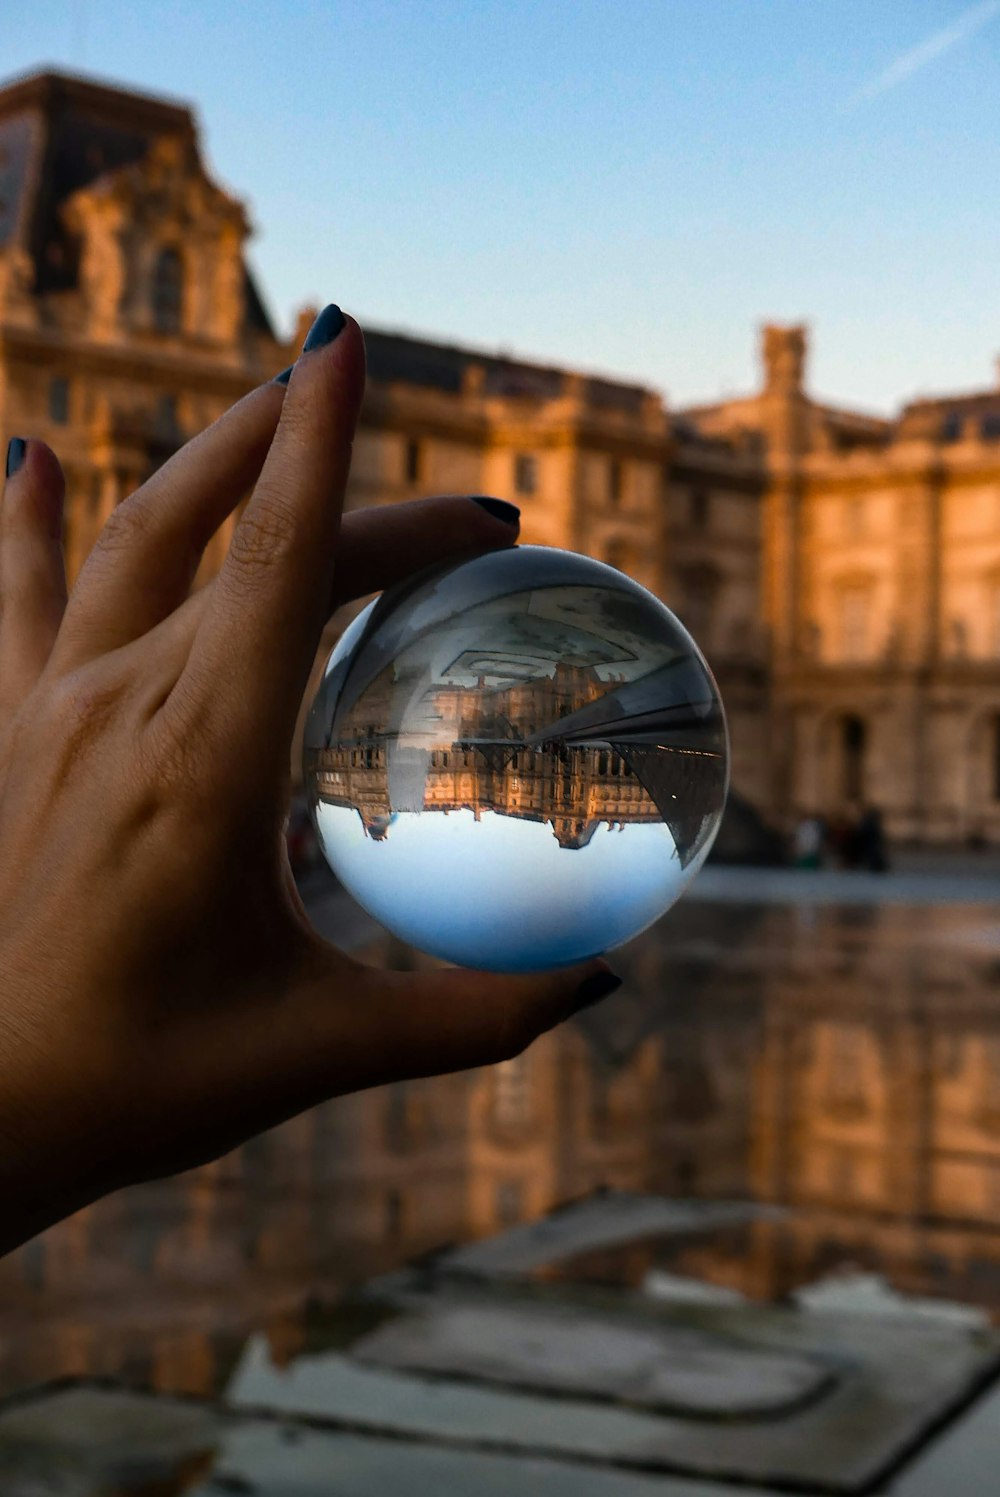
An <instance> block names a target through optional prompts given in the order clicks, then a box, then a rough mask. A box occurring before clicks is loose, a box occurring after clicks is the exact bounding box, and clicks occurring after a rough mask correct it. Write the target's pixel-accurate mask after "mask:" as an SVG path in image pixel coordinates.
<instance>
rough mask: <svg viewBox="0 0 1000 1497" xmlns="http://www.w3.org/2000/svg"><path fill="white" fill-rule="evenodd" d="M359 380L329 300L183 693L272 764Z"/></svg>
mask: <svg viewBox="0 0 1000 1497" xmlns="http://www.w3.org/2000/svg"><path fill="white" fill-rule="evenodd" d="M363 388H364V343H363V340H362V337H361V330H360V328H359V327H358V325H357V323H355V322H353V321H351V320H349V319H345V318H344V317H343V315H342V314H341V313H340V311H339V309H338V308H336V307H334V308H327V309H326V311H324V312H322V313H321V314H320V316H319V317H318V318H317V321H316V324H315V325H314V329H313V332H312V333H310V336H309V338H308V339H307V340H306V344H305V347H304V350H303V354H302V356H301V357H300V358H299V360H298V362H297V363H296V365H295V367H294V371H293V373H292V376H291V380H290V382H289V386H288V393H287V394H286V396H285V400H284V406H283V409H282V413H281V419H280V421H279V423H278V429H277V431H276V433H275V436H274V439H273V441H272V443H271V447H270V450H269V452H268V455H267V459H266V461H265V463H264V467H263V469H262V471H261V475H260V479H259V480H258V483H257V486H256V488H255V490H254V493H253V497H252V498H251V500H250V502H249V504H248V505H247V507H246V510H245V511H244V513H243V515H242V517H241V519H240V522H239V524H238V525H237V527H236V531H235V533H234V535H233V540H232V543H231V545H230V548H229V553H228V555H227V557H226V560H225V562H224V563H223V566H222V570H221V571H220V573H219V575H218V577H217V578H216V579H215V581H214V583H213V584H212V588H211V597H210V599H209V601H208V603H207V605H206V607H205V610H204V614H203V617H202V620H201V626H200V628H199V629H198V633H197V636H196V638H195V640H194V643H193V645H192V648H191V654H190V656H189V658H188V663H187V666H186V667H185V671H184V678H183V680H182V682H181V683H179V685H180V686H181V688H182V689H181V691H180V692H179V694H178V695H179V698H180V699H184V700H187V701H189V702H190V701H192V700H193V701H195V702H196V703H197V706H198V711H199V713H200V715H201V716H202V717H207V718H209V719H210V720H212V721H213V723H214V724H216V725H221V726H222V728H223V730H224V732H225V736H226V737H227V738H228V740H229V742H230V743H234V742H235V743H238V744H239V746H240V748H241V749H243V748H245V746H246V744H247V742H248V741H250V740H251V739H252V741H253V742H254V745H255V757H256V758H257V759H258V760H259V762H260V764H261V768H262V769H264V768H265V761H267V766H266V771H265V772H267V773H268V774H269V773H270V769H271V767H272V764H273V762H278V763H282V764H284V763H287V758H288V749H289V743H290V741H291V736H292V731H293V728H294V724H295V716H296V712H297V709H298V706H299V703H300V701H301V698H302V693H303V691H304V690H305V686H306V682H307V680H308V676H309V671H310V668H311V666H312V663H313V658H314V655H315V651H316V646H317V642H318V640H319V637H320V633H321V631H322V627H323V624H324V622H325V619H326V612H327V605H328V600H329V598H330V594H331V591H332V585H333V572H334V550H335V544H336V539H337V531H338V527H339V524H340V512H341V507H342V504H343V498H344V486H345V483H346V481H347V473H348V468H349V465H350V454H351V442H352V440H353V437H354V429H355V426H356V423H357V417H358V410H359V408H360V404H361V396H362V392H363Z"/></svg>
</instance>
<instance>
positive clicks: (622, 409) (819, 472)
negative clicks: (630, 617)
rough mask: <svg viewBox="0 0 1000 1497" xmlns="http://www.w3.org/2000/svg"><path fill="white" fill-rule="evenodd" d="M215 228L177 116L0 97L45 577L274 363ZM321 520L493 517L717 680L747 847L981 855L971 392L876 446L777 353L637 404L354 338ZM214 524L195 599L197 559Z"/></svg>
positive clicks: (1, 217)
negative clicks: (60, 547) (656, 610)
mask: <svg viewBox="0 0 1000 1497" xmlns="http://www.w3.org/2000/svg"><path fill="white" fill-rule="evenodd" d="M249 233H250V224H249V220H248V216H247V213H246V209H245V207H244V205H243V203H242V202H241V201H240V200H239V199H238V198H236V197H234V196H232V195H231V194H230V193H229V192H227V191H225V190H224V189H222V188H221V187H220V186H219V185H218V184H217V183H215V182H214V181H213V180H212V177H211V175H210V174H209V172H208V171H207V169H206V167H205V164H204V161H203V158H202V154H201V150H200V145H199V136H198V130H197V125H196V121H195V118H194V116H193V113H192V111H191V109H190V108H188V107H187V106H185V105H183V104H179V103H172V102H166V101H163V100H161V99H155V98H151V97H149V96H147V95H145V94H139V93H133V92H128V91H125V90H122V89H118V88H114V87H109V86H106V85H103V84H97V83H94V82H91V81H88V80H85V79H81V78H76V77H70V76H64V75H60V74H54V73H44V74H38V75H34V76H31V77H26V78H22V79H20V80H15V81H14V82H12V83H11V84H10V85H8V86H7V87H6V88H4V89H0V426H2V429H3V433H2V434H3V435H4V437H9V436H11V435H36V436H40V437H44V438H45V439H46V440H48V441H49V442H50V443H51V444H52V445H53V447H55V449H56V450H57V451H58V453H59V454H60V456H61V458H62V459H63V462H64V466H65V468H66V472H67V496H68V502H67V515H66V544H67V551H68V557H69V565H70V571H71V574H73V575H75V574H76V572H77V571H78V570H79V568H80V566H81V564H82V561H83V559H84V557H85V555H86V553H87V551H88V549H89V547H90V546H91V544H92V543H93V540H94V537H95V536H96V534H97V532H98V530H99V529H100V526H101V525H102V524H103V522H104V520H105V519H106V518H107V516H108V515H109V514H110V512H111V510H112V509H113V508H114V506H115V505H116V504H117V503H118V502H120V500H121V499H122V498H123V497H125V495H126V494H128V493H129V492H130V491H131V489H132V488H134V487H135V486H136V485H137V484H138V483H140V482H141V481H142V480H143V479H144V478H145V477H146V476H147V475H148V474H149V473H150V472H151V471H153V470H154V469H155V468H156V467H157V466H158V465H159V464H160V463H162V462H163V461H164V460H165V458H166V457H167V456H169V454H170V453H171V452H172V451H174V450H175V449H176V448H177V447H178V446H179V445H180V444H181V443H182V442H183V441H185V440H186V439H187V438H188V437H190V436H191V435H193V434H194V433H195V432H196V431H198V430H200V429H201V428H202V427H204V426H205V425H207V424H208V423H209V422H210V421H211V420H213V419H214V418H215V417H216V416H217V415H218V414H220V413H221V412H222V411H223V410H224V409H226V408H227V407H228V406H229V405H230V404H232V402H233V401H234V400H235V399H237V398H238V397H239V396H240V395H241V394H243V393H244V392H245V391H247V390H249V389H251V388H252V387H253V386H254V385H255V384H257V383H259V382H260V381H261V380H263V379H266V378H267V377H268V376H270V375H272V374H273V373H274V372H275V371H276V370H278V369H280V368H281V367H282V366H283V365H284V364H286V363H288V362H290V360H291V359H292V358H293V357H294V354H295V351H296V350H297V348H298V346H299V343H300V341H301V337H302V333H303V330H304V326H305V325H307V321H308V318H309V316H310V315H311V314H310V313H308V312H305V313H303V315H302V316H301V317H300V320H299V327H298V328H297V329H296V332H295V336H294V337H293V338H292V339H291V340H289V341H288V342H286V341H285V340H284V339H282V338H280V337H279V336H278V335H277V334H276V332H275V329H274V326H273V324H272V322H271V320H270V318H269V316H268V313H267V311H266V308H265V305H264V302H263V300H262V298H261V295H260V294H259V292H258V289H257V286H256V283H255V280H254V277H253V274H252V272H251V271H250V269H249V268H248V266H247V262H246V258H245V246H246V241H247V237H248V235H249ZM366 337H367V345H368V362H369V390H368V395H367V398H366V402H365V407H364V411H363V413H362V423H361V430H360V432H359V437H358V441H357V444H356V447H355V457H354V465H353V471H352V479H351V488H350V492H349V495H348V507H349V508H350V507H358V506H362V505H372V504H379V505H382V504H394V503H397V502H398V501H400V500H402V499H406V498H410V497H413V496H416V495H419V494H423V493H441V492H457V493H481V492H485V493H496V494H501V495H508V496H510V497H511V498H513V499H516V500H517V502H518V503H519V504H520V506H521V509H522V514H523V526H522V535H523V538H524V539H525V540H526V541H531V542H536V543H541V544H549V545H557V546H566V547H570V548H572V549H576V550H580V551H585V552H588V553H589V554H591V555H593V556H597V557H599V558H601V559H604V560H606V561H608V562H610V563H612V564H613V565H615V566H618V567H620V568H621V569H622V570H624V571H626V572H629V573H630V574H631V575H633V576H634V577H635V578H636V579H637V580H638V581H640V582H642V583H644V584H645V585H646V586H648V587H650V588H651V589H652V590H653V591H654V592H656V593H657V594H659V596H660V597H662V598H663V599H664V600H665V601H666V602H667V603H668V604H669V605H670V606H671V607H672V608H674V609H675V611H676V612H677V613H678V614H679V615H680V617H681V618H682V619H683V620H684V622H685V623H686V624H687V625H688V627H689V628H690V629H691V631H692V633H693V634H694V636H695V638H696V639H697V640H698V641H699V643H700V644H701V645H702V647H703V649H704V650H705V652H706V654H707V655H708V658H709V660H710V661H711V663H712V666H713V668H714V670H715V672H716V675H717V677H718V679H719V684H720V687H721V689H722V693H723V697H724V699H725V702H726V706H727V710H728V714H729V720H730V728H731V733H732V743H733V784H734V787H735V789H736V791H737V792H739V794H740V795H741V796H742V798H743V799H744V800H745V801H747V802H749V803H750V804H751V805H752V806H754V807H756V808H757V810H758V811H759V812H760V813H761V814H762V815H763V816H764V817H765V818H766V819H769V820H771V821H774V822H775V823H778V824H781V825H788V824H789V823H790V822H791V821H793V820H794V819H795V818H796V817H797V816H799V815H801V814H803V813H809V812H817V811H818V812H824V813H827V814H833V813H836V812H838V811H840V810H843V809H846V808H848V807H849V806H856V805H861V804H864V803H871V804H874V805H877V806H878V807H879V808H880V809H881V810H882V811H883V813H884V815H885V817H886V822H887V826H888V829H889V831H890V833H891V834H893V835H896V836H900V837H908V838H915V839H918V840H933V841H952V840H955V839H965V838H969V837H973V836H975V837H978V838H983V839H986V840H990V841H993V842H1000V388H998V389H996V390H995V391H988V392H985V393H982V394H975V395H967V396H958V397H954V398H941V399H937V400H924V401H919V402H917V403H915V404H911V405H909V406H907V407H905V408H904V409H903V411H902V413H901V414H900V415H899V416H898V417H897V418H895V419H892V420H884V419H878V418H874V417H871V416H867V415H862V414H858V413H855V412H851V411H846V410H841V409H836V408H834V407H832V406H829V405H825V404H823V403H822V402H819V401H816V400H814V399H813V398H812V397H811V396H810V395H809V394H808V392H807V390H806V385H805V378H804V366H805V357H806V335H805V330H804V329H802V328H779V327H768V328H766V329H765V330H764V337H763V348H762V352H763V365H764V375H763V382H762V387H761V389H760V390H759V392H757V393H756V394H753V395H750V396H748V397H746V398H743V399H738V400H728V401H725V402H722V403H720V404H718V405H713V406H704V407H699V408H697V409H691V410H687V411H673V410H671V409H669V408H668V407H667V405H666V404H665V402H664V400H663V399H662V397H661V396H660V395H658V394H657V393H656V392H654V391H652V390H649V389H646V388H643V387H642V386H639V385H632V384H627V383H622V382H620V381H615V380H610V379H606V378H601V377H596V376H592V375H589V374H585V373H580V372H578V371H574V370H567V369H562V368H556V367H550V366H544V365H540V364H534V363H529V362H526V361H524V360H519V359H515V358H511V357H507V356H502V355H498V354H492V353H485V352H481V351H477V350H474V349H468V348H459V347H452V346H448V345H445V344H442V343H438V342H434V341H430V340H425V339H419V338H414V337H409V336H403V335H399V334H394V333H390V332H383V331H379V330H377V329H376V330H372V329H367V330H366ZM231 527H232V521H231V520H230V521H229V522H227V524H226V525H224V526H223V527H222V529H221V530H220V532H219V534H218V535H217V536H216V537H215V538H214V540H213V541H212V542H211V544H210V545H209V547H208V550H207V553H206V557H205V561H204V563H203V567H202V572H201V577H202V578H203V579H204V578H205V577H208V576H210V575H211V574H212V572H213V571H214V570H216V569H217V568H218V566H219V565H220V563H221V559H222V557H223V555H224V553H225V548H226V545H227V543H228V538H229V535H230V534H231Z"/></svg>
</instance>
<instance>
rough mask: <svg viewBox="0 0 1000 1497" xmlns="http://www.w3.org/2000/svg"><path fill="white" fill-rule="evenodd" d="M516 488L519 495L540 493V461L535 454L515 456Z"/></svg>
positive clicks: (528, 453)
mask: <svg viewBox="0 0 1000 1497" xmlns="http://www.w3.org/2000/svg"><path fill="white" fill-rule="evenodd" d="M514 488H515V490H516V491H517V493H519V494H536V493H537V492H538V459H537V457H536V456H535V454H534V453H533V452H518V453H516V454H515V456H514Z"/></svg>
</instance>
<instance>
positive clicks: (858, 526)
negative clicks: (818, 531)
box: [844, 499, 865, 541]
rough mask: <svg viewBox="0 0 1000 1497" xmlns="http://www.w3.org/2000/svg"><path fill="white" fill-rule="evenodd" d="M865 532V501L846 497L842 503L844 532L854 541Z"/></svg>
mask: <svg viewBox="0 0 1000 1497" xmlns="http://www.w3.org/2000/svg"><path fill="white" fill-rule="evenodd" d="M864 533H865V501H864V500H863V499H848V500H847V501H846V502H845V504H844V534H845V535H846V536H847V538H848V539H849V540H852V541H856V540H858V539H859V537H860V536H862V535H864Z"/></svg>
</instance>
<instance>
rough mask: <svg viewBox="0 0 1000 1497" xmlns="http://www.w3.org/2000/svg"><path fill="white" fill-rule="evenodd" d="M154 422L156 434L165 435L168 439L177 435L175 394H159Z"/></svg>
mask: <svg viewBox="0 0 1000 1497" xmlns="http://www.w3.org/2000/svg"><path fill="white" fill-rule="evenodd" d="M154 422H155V425H156V434H157V436H159V437H166V438H167V439H168V440H169V439H171V438H174V437H176V436H178V434H179V430H180V428H179V425H178V419H177V396H176V395H161V396H160V398H159V399H158V400H157V402H156V414H155V417H154Z"/></svg>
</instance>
